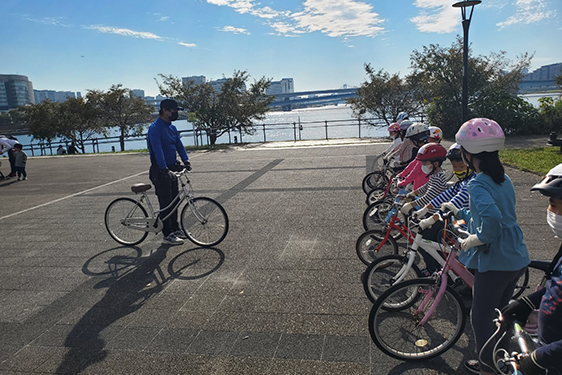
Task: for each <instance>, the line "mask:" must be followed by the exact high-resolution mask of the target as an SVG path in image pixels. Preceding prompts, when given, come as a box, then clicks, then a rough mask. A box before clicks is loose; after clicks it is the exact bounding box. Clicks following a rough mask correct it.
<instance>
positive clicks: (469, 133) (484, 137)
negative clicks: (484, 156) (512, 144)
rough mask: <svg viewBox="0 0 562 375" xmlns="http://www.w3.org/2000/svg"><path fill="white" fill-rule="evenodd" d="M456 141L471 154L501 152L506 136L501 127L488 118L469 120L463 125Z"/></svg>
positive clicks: (456, 136)
mask: <svg viewBox="0 0 562 375" xmlns="http://www.w3.org/2000/svg"><path fill="white" fill-rule="evenodd" d="M455 139H456V141H457V143H458V144H459V145H461V146H462V147H463V148H464V149H465V150H466V151H468V152H470V153H471V154H479V153H481V152H494V151H500V150H502V149H503V147H504V143H505V135H504V134H503V130H502V128H501V126H500V125H499V124H498V123H497V122H495V121H494V120H490V119H487V118H473V119H472V120H468V121H467V122H465V123H464V124H462V126H461V127H460V129H459V131H458V132H457V134H456V135H455Z"/></svg>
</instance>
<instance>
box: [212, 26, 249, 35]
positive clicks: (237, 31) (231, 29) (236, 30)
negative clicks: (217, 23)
mask: <svg viewBox="0 0 562 375" xmlns="http://www.w3.org/2000/svg"><path fill="white" fill-rule="evenodd" d="M219 31H224V32H227V33H234V34H246V35H250V32H249V31H248V30H246V29H242V28H240V27H234V26H225V27H223V28H222V29H219Z"/></svg>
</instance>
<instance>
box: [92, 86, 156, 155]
mask: <svg viewBox="0 0 562 375" xmlns="http://www.w3.org/2000/svg"><path fill="white" fill-rule="evenodd" d="M87 97H88V100H90V101H92V102H94V103H96V105H97V106H98V107H99V109H100V111H101V117H102V119H103V121H105V124H106V126H107V127H109V128H117V129H119V135H120V137H119V143H120V146H121V151H124V150H125V138H126V137H129V136H138V135H142V134H143V132H144V129H145V127H146V126H147V125H148V123H149V122H150V120H151V113H152V112H153V111H154V107H153V106H152V105H149V104H146V103H145V102H144V100H143V98H141V97H138V96H135V95H133V93H132V91H131V90H130V89H128V88H125V87H123V86H122V85H121V84H118V85H112V86H111V88H110V89H109V90H108V91H107V92H102V91H89V92H88V94H87Z"/></svg>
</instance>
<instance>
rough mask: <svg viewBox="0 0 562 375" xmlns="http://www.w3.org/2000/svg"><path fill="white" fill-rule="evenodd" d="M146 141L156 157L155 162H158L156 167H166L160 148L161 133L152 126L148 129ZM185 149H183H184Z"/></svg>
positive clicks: (162, 151)
mask: <svg viewBox="0 0 562 375" xmlns="http://www.w3.org/2000/svg"><path fill="white" fill-rule="evenodd" d="M147 138H148V142H149V146H148V147H149V148H150V152H151V153H152V155H153V156H154V158H155V159H156V164H158V168H160V169H164V168H166V167H167V165H166V158H165V157H164V150H163V149H162V138H161V134H160V133H159V132H158V131H156V130H155V129H154V128H149V129H148V136H147ZM184 151H185V150H184Z"/></svg>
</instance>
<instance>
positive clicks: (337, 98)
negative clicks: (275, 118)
mask: <svg viewBox="0 0 562 375" xmlns="http://www.w3.org/2000/svg"><path fill="white" fill-rule="evenodd" d="M272 96H274V97H275V99H274V100H273V102H272V103H271V104H270V105H269V106H270V107H281V108H282V109H283V110H284V111H290V110H291V109H292V108H293V105H296V104H307V105H311V104H329V103H338V102H342V101H345V100H346V99H349V98H354V97H356V96H357V88H351V89H330V90H317V91H300V92H290V93H289V92H288V93H284V94H278V95H272Z"/></svg>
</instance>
